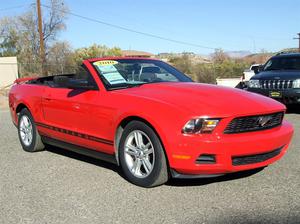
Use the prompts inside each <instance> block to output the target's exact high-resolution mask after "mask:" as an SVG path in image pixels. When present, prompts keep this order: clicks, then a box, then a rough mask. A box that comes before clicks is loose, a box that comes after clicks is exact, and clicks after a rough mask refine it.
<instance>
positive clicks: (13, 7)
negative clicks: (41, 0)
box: [0, 4, 28, 11]
mask: <svg viewBox="0 0 300 224" xmlns="http://www.w3.org/2000/svg"><path fill="white" fill-rule="evenodd" d="M27 5H28V4H26V5H17V6H12V7H8V8H2V9H0V11H6V10H11V9H19V8H23V7H25V6H27Z"/></svg>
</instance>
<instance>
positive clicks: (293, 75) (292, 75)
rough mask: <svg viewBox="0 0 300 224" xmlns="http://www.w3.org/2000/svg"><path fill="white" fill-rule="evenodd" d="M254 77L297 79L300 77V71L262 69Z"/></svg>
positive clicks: (262, 78) (263, 78)
mask: <svg viewBox="0 0 300 224" xmlns="http://www.w3.org/2000/svg"><path fill="white" fill-rule="evenodd" d="M252 79H261V80H270V79H280V80H295V79H300V71H298V70H297V71H294V70H293V71H291V70H290V71H287V70H285V71H283V70H281V71H262V72H260V73H258V74H257V75H255V76H253V77H252Z"/></svg>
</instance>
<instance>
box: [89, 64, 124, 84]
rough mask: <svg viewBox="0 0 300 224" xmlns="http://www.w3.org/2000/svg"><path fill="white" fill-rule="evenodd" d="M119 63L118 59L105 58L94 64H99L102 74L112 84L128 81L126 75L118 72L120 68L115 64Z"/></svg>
mask: <svg viewBox="0 0 300 224" xmlns="http://www.w3.org/2000/svg"><path fill="white" fill-rule="evenodd" d="M117 63H118V62H117V61H112V60H103V61H96V62H94V65H95V66H97V68H98V70H99V71H100V72H101V75H102V76H103V77H104V78H105V79H106V80H107V81H108V82H109V83H110V84H119V83H126V80H125V79H124V77H123V76H122V75H121V74H120V73H119V72H118V70H117V69H116V67H115V66H114V65H115V64H117Z"/></svg>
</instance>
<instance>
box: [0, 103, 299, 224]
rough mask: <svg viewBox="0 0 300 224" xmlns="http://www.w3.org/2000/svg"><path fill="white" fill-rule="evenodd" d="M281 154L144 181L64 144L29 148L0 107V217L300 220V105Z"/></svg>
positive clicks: (15, 220) (110, 220)
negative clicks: (260, 163)
mask: <svg viewBox="0 0 300 224" xmlns="http://www.w3.org/2000/svg"><path fill="white" fill-rule="evenodd" d="M298 111H299V113H298V114H297V112H296V111H294V112H293V111H292V112H291V113H289V114H288V115H287V116H286V117H287V119H288V120H289V121H290V122H292V123H293V124H294V126H295V130H296V131H295V136H294V139H293V142H292V144H291V146H290V149H289V151H288V153H287V154H286V155H285V157H284V158H283V159H282V160H280V161H278V162H277V163H275V164H273V165H271V166H269V167H268V168H266V169H264V170H262V171H260V172H256V173H254V172H247V173H242V174H234V175H229V176H226V177H220V178H213V179H204V180H203V179H202V180H172V181H170V182H169V183H168V184H166V185H164V186H160V187H157V188H152V189H143V188H140V187H137V186H134V185H132V184H130V183H128V182H127V181H126V180H125V179H124V178H123V177H122V175H121V174H120V172H119V169H118V168H117V167H115V166H114V165H111V164H108V163H105V162H101V161H98V160H94V159H90V158H87V157H83V156H80V155H77V154H74V153H71V152H67V151H65V150H63V149H59V148H54V147H48V149H47V151H44V152H38V153H26V152H24V151H23V150H22V149H21V146H20V144H19V141H18V138H17V131H16V128H15V127H14V126H13V124H12V123H11V120H10V116H9V112H8V111H3V110H2V111H0V136H1V138H0V170H1V175H0V223H13V224H16V223H38V224H42V223H253V224H254V223H300V177H299V174H300V163H299V161H300V138H299V134H300V109H299V108H298Z"/></svg>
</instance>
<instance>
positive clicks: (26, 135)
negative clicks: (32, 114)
mask: <svg viewBox="0 0 300 224" xmlns="http://www.w3.org/2000/svg"><path fill="white" fill-rule="evenodd" d="M19 132H20V136H21V140H22V142H23V144H24V145H26V146H30V145H31V143H32V136H33V130H32V123H31V121H30V119H29V117H27V116H26V115H23V116H22V117H21V120H20V127H19Z"/></svg>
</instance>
